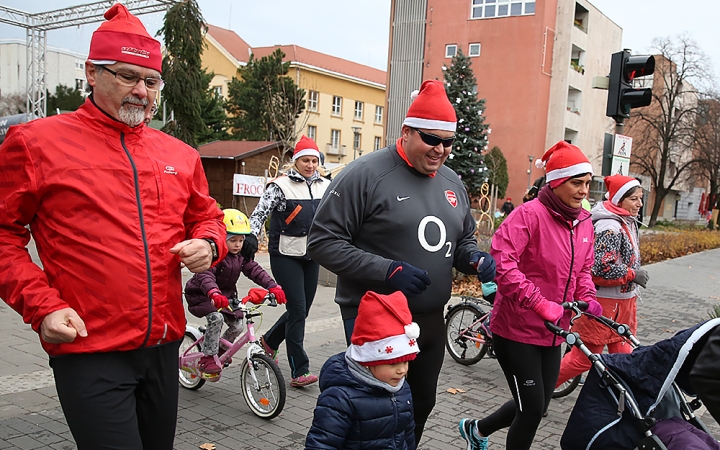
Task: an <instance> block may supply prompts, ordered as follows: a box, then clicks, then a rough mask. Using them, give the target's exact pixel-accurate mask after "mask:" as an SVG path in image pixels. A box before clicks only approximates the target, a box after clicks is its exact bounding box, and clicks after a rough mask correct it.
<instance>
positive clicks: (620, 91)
mask: <svg viewBox="0 0 720 450" xmlns="http://www.w3.org/2000/svg"><path fill="white" fill-rule="evenodd" d="M653 72H655V58H654V57H653V56H652V55H634V56H631V55H630V53H628V52H626V51H622V52H617V53H613V55H612V59H611V62H610V83H609V85H608V101H607V110H606V113H605V115H606V116H608V117H612V118H614V119H615V120H617V121H622V118H623V117H624V118H628V117H630V110H631V109H632V108H639V107H641V106H648V105H649V104H650V102H651V101H652V89H651V88H645V89H634V88H633V80H634V79H635V78H636V77H644V76H647V75H651V74H652V73H653Z"/></svg>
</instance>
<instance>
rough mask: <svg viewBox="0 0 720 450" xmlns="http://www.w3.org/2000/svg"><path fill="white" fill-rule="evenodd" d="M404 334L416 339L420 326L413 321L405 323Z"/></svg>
mask: <svg viewBox="0 0 720 450" xmlns="http://www.w3.org/2000/svg"><path fill="white" fill-rule="evenodd" d="M405 336H407V337H409V338H410V339H417V338H418V337H420V326H419V325H418V324H416V323H415V322H412V323H411V324H410V325H405Z"/></svg>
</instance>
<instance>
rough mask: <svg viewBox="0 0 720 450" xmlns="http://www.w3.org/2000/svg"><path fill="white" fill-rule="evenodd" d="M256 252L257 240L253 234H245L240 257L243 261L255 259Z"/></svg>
mask: <svg viewBox="0 0 720 450" xmlns="http://www.w3.org/2000/svg"><path fill="white" fill-rule="evenodd" d="M257 251H258V240H257V238H256V237H255V235H254V234H252V233H250V234H246V235H245V242H243V246H242V248H241V249H240V256H242V257H243V259H246V260H248V261H249V260H251V259H255V253H257Z"/></svg>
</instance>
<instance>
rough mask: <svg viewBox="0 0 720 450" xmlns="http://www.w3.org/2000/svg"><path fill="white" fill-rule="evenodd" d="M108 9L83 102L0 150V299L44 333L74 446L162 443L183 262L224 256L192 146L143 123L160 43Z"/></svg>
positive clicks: (153, 91)
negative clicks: (32, 250)
mask: <svg viewBox="0 0 720 450" xmlns="http://www.w3.org/2000/svg"><path fill="white" fill-rule="evenodd" d="M105 18H106V19H107V21H106V22H104V23H103V24H102V25H100V27H99V28H98V30H97V31H95V33H94V34H93V38H92V42H91V44H90V52H89V59H88V61H87V62H86V64H85V73H86V76H87V80H88V84H89V85H90V87H91V88H90V89H91V91H92V92H91V95H90V97H89V98H88V100H87V101H86V102H85V104H84V105H82V106H81V107H80V109H78V110H77V111H76V112H74V113H70V114H62V115H58V116H54V117H50V118H47V119H41V120H34V121H31V122H29V123H27V124H24V125H20V126H16V127H12V128H11V129H10V131H9V132H8V133H7V136H6V139H5V142H4V143H3V145H2V146H1V147H0V167H2V168H3V169H2V171H0V254H1V255H2V256H3V257H2V259H0V297H2V298H3V300H4V301H5V302H6V303H7V304H8V305H10V306H11V307H12V308H13V309H15V310H16V311H17V312H18V313H20V314H22V316H23V320H24V321H25V322H26V323H29V324H30V325H31V326H32V328H33V329H34V330H35V331H36V332H38V334H39V335H40V341H41V343H42V345H43V348H44V349H45V350H46V351H47V353H48V354H49V356H50V366H51V367H52V369H53V372H54V375H55V384H56V387H57V391H58V397H59V399H60V403H61V405H62V407H63V411H64V413H65V417H66V419H67V422H68V425H69V427H70V431H71V432H72V434H73V437H74V438H75V441H76V442H77V446H78V448H79V449H81V450H82V449H105V448H113V449H141V448H145V449H167V450H169V449H172V447H173V439H174V434H175V423H176V420H177V402H178V382H177V370H178V365H177V364H178V363H177V358H178V347H179V341H180V339H181V338H182V336H183V333H184V330H185V311H184V306H183V302H182V286H181V273H180V268H181V267H182V265H184V266H186V267H187V268H188V269H189V270H191V271H192V272H202V271H204V270H206V269H208V268H210V267H211V265H213V264H214V263H215V262H217V261H218V260H220V259H222V258H224V257H225V254H226V253H227V247H226V244H225V225H224V224H223V222H222V217H223V214H222V212H221V211H220V210H219V209H218V207H217V204H216V202H215V201H214V200H213V199H212V198H211V197H209V195H208V186H207V180H206V178H205V173H204V172H203V169H202V164H201V163H200V158H199V156H198V153H197V152H196V151H195V150H194V149H192V148H190V147H188V146H187V145H185V144H183V143H182V142H180V141H178V140H176V139H174V138H172V137H170V136H168V135H166V134H164V133H161V132H159V131H156V130H152V129H150V128H148V127H147V126H145V124H144V123H143V120H144V117H145V114H146V109H147V107H148V105H152V103H153V102H154V101H155V99H156V97H157V95H158V91H159V90H160V89H161V88H162V85H163V81H162V79H161V70H162V63H161V53H160V43H159V42H157V41H156V40H155V39H153V38H151V37H150V36H149V35H148V33H147V31H146V30H145V28H144V27H143V25H142V23H141V22H140V21H139V20H138V19H137V18H136V17H134V16H133V15H131V14H130V13H129V12H128V10H127V9H126V8H125V6H123V5H122V4H115V5H113V7H112V8H110V9H109V10H108V11H107V12H106V13H105ZM27 225H29V230H28V228H26V226H27ZM31 234H32V237H33V238H34V240H35V243H36V245H37V249H38V254H39V256H40V260H41V262H42V269H41V268H40V267H38V266H37V265H35V264H34V263H33V262H32V260H31V258H30V255H29V253H28V251H27V249H26V246H27V244H28V242H29V240H30V235H31Z"/></svg>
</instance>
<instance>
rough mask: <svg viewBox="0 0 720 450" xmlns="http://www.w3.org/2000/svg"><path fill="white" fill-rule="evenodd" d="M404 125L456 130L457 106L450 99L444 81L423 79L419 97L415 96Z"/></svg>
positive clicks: (427, 128) (425, 128) (428, 128)
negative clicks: (454, 106)
mask: <svg viewBox="0 0 720 450" xmlns="http://www.w3.org/2000/svg"><path fill="white" fill-rule="evenodd" d="M416 92H417V91H416ZM414 94H415V92H413V95H414ZM403 125H407V126H409V127H411V128H422V129H424V130H444V131H455V128H456V127H457V116H456V115H455V108H453V105H452V104H451V103H450V100H448V96H447V93H446V92H445V85H444V84H443V83H442V81H438V80H426V81H423V84H422V86H420V91H419V92H418V93H417V97H413V102H412V103H411V104H410V108H409V109H408V112H407V115H406V116H405V120H404V121H403Z"/></svg>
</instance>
